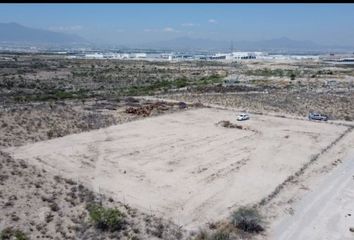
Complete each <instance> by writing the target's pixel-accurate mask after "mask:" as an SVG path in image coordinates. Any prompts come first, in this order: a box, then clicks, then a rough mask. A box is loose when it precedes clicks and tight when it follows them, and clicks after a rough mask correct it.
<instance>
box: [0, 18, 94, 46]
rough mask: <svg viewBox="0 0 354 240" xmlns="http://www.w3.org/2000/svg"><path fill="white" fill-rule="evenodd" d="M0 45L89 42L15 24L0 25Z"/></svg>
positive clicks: (52, 44)
mask: <svg viewBox="0 0 354 240" xmlns="http://www.w3.org/2000/svg"><path fill="white" fill-rule="evenodd" d="M0 44H3V45H4V44H8V45H16V44H28V45H50V46H63V45H68V46H69V45H80V44H89V42H88V41H87V40H86V39H84V38H82V37H80V36H77V35H74V34H67V33H59V32H53V31H49V30H42V29H35V28H30V27H25V26H22V25H20V24H17V23H0Z"/></svg>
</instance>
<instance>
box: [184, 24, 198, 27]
mask: <svg viewBox="0 0 354 240" xmlns="http://www.w3.org/2000/svg"><path fill="white" fill-rule="evenodd" d="M181 25H182V26H183V27H195V26H199V24H196V23H182V24H181Z"/></svg>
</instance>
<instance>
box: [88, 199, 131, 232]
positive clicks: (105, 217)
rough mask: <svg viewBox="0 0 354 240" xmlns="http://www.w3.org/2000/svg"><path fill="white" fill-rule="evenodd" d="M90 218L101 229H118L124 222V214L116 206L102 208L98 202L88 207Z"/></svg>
mask: <svg viewBox="0 0 354 240" xmlns="http://www.w3.org/2000/svg"><path fill="white" fill-rule="evenodd" d="M88 211H89V215H90V218H91V220H92V221H93V222H94V223H95V225H96V226H97V228H99V229H102V230H110V231H116V230H120V229H121V228H122V227H123V225H124V223H125V221H124V220H125V219H124V218H125V215H124V214H123V213H122V212H120V211H119V210H118V209H117V208H104V207H103V206H101V205H98V204H92V205H90V206H89V207H88Z"/></svg>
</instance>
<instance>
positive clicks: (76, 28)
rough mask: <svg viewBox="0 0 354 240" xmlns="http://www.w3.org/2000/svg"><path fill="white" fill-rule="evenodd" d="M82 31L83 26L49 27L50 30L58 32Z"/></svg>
mask: <svg viewBox="0 0 354 240" xmlns="http://www.w3.org/2000/svg"><path fill="white" fill-rule="evenodd" d="M82 29H83V27H82V26H81V25H73V26H52V27H49V30H52V31H58V32H71V31H80V30H82Z"/></svg>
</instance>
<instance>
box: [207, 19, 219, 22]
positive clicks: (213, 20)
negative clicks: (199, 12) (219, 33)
mask: <svg viewBox="0 0 354 240" xmlns="http://www.w3.org/2000/svg"><path fill="white" fill-rule="evenodd" d="M208 22H209V23H217V22H218V21H216V20H215V19H209V20H208Z"/></svg>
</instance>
